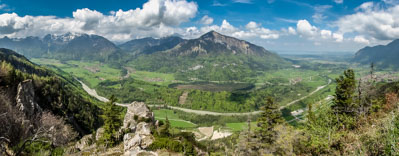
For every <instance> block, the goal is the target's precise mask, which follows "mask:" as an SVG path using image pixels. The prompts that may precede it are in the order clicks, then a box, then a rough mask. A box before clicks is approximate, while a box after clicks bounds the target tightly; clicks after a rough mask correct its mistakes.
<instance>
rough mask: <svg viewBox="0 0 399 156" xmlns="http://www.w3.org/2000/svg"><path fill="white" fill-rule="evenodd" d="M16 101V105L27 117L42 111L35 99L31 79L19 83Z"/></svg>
mask: <svg viewBox="0 0 399 156" xmlns="http://www.w3.org/2000/svg"><path fill="white" fill-rule="evenodd" d="M16 102H17V104H16V107H17V108H18V109H19V110H20V111H21V112H23V113H24V114H25V116H27V117H32V116H34V115H35V114H39V113H41V112H42V109H41V108H40V106H39V105H38V104H37V102H36V101H35V91H34V89H33V84H32V80H31V79H28V80H25V81H23V82H21V83H19V84H18V88H17V96H16Z"/></svg>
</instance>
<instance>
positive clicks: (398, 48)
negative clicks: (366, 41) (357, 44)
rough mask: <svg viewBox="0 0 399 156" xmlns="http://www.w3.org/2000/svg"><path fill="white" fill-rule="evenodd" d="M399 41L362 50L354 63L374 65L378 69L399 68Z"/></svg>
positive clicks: (357, 54)
mask: <svg viewBox="0 0 399 156" xmlns="http://www.w3.org/2000/svg"><path fill="white" fill-rule="evenodd" d="M398 59H399V39H397V40H394V41H392V42H391V43H389V44H387V45H378V46H374V47H365V48H363V49H360V50H359V51H358V52H357V53H356V54H355V57H354V58H353V61H355V62H359V63H361V64H370V63H374V64H376V65H377V68H389V67H392V68H395V69H398V68H399V62H398Z"/></svg>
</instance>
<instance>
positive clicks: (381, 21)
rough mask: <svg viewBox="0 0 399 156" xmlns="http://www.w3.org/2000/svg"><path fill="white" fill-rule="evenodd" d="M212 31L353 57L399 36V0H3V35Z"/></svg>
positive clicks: (125, 36)
mask: <svg viewBox="0 0 399 156" xmlns="http://www.w3.org/2000/svg"><path fill="white" fill-rule="evenodd" d="M211 30H214V31H217V32H219V33H222V34H225V35H228V36H233V37H236V38H239V39H243V40H247V41H249V42H251V43H254V44H257V45H260V46H263V47H265V48H266V49H268V50H272V51H276V52H308V51H309V52H312V51H317V52H342V51H345V52H356V51H357V50H358V49H360V48H362V47H365V46H374V45H378V44H387V43H389V42H390V41H392V40H394V39H398V38H399V0H381V1H363V0H201V1H199V0H198V1H195V0H65V1H64V0H56V1H55V0H34V1H33V0H0V37H4V36H7V37H10V38H21V37H27V36H39V37H42V36H44V35H46V34H64V33H67V32H72V33H87V34H97V35H101V36H104V37H106V38H108V39H109V40H111V41H113V42H115V43H123V42H126V41H128V40H131V39H137V38H143V37H154V38H160V37H166V36H170V35H176V34H179V35H181V36H182V37H183V38H186V39H191V38H196V37H199V36H201V35H202V34H204V33H206V32H209V31H211Z"/></svg>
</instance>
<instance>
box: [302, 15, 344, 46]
mask: <svg viewBox="0 0 399 156" xmlns="http://www.w3.org/2000/svg"><path fill="white" fill-rule="evenodd" d="M296 32H297V33H298V35H299V36H300V37H302V38H307V39H309V40H314V41H317V43H319V44H320V42H319V41H321V40H324V41H334V42H342V41H343V40H344V35H343V34H341V33H338V32H332V31H331V30H326V29H322V30H320V29H319V28H317V27H316V26H313V25H311V24H310V23H309V22H308V21H307V20H299V21H298V23H297V30H296ZM315 43H316V42H315Z"/></svg>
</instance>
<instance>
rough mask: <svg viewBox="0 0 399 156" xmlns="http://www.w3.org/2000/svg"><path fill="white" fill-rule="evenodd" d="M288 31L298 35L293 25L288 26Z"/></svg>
mask: <svg viewBox="0 0 399 156" xmlns="http://www.w3.org/2000/svg"><path fill="white" fill-rule="evenodd" d="M288 33H290V34H291V35H296V30H295V29H294V28H293V27H288Z"/></svg>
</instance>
